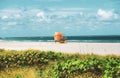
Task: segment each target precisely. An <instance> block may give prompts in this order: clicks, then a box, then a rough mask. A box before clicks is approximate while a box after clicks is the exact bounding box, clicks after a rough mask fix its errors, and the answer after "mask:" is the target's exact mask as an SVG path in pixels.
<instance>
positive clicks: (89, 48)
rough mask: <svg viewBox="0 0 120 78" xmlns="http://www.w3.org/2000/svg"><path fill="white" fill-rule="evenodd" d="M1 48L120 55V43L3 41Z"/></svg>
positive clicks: (0, 43)
mask: <svg viewBox="0 0 120 78" xmlns="http://www.w3.org/2000/svg"><path fill="white" fill-rule="evenodd" d="M0 48H4V49H10V50H25V49H38V50H42V51H57V52H65V53H82V54H91V53H93V54H100V55H107V54H115V55H120V43H72V42H71V43H69V42H68V43H65V44H59V43H54V42H3V41H0Z"/></svg>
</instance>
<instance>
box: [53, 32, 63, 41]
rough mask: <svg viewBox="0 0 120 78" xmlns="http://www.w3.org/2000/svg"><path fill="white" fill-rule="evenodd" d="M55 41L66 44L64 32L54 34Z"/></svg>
mask: <svg viewBox="0 0 120 78" xmlns="http://www.w3.org/2000/svg"><path fill="white" fill-rule="evenodd" d="M54 40H55V42H60V43H64V42H65V38H64V37H63V35H62V32H55V33H54Z"/></svg>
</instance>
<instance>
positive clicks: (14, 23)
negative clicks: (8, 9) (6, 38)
mask: <svg viewBox="0 0 120 78" xmlns="http://www.w3.org/2000/svg"><path fill="white" fill-rule="evenodd" d="M16 24H17V22H8V24H7V25H16Z"/></svg>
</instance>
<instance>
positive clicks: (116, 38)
mask: <svg viewBox="0 0 120 78" xmlns="http://www.w3.org/2000/svg"><path fill="white" fill-rule="evenodd" d="M65 38H66V41H67V42H90V43H95V42H99V43H104V42H105V43H120V36H65ZM0 40H3V41H20V42H24V41H27V42H54V38H53V36H40V37H5V38H1V39H0Z"/></svg>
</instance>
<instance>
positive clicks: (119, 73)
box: [54, 57, 120, 78]
mask: <svg viewBox="0 0 120 78" xmlns="http://www.w3.org/2000/svg"><path fill="white" fill-rule="evenodd" d="M54 69H55V74H56V78H70V77H71V76H72V77H73V78H74V74H76V73H77V74H83V73H87V72H91V73H93V74H95V75H101V74H103V76H104V78H118V77H120V59H119V58H114V57H108V58H106V59H97V58H94V57H91V58H88V59H86V60H80V59H73V60H67V61H64V62H58V63H57V66H56V67H55V68H54ZM93 76H94V75H93ZM72 77H71V78H72Z"/></svg>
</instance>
